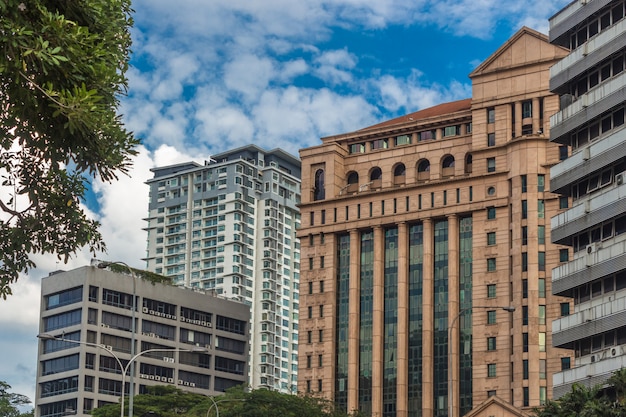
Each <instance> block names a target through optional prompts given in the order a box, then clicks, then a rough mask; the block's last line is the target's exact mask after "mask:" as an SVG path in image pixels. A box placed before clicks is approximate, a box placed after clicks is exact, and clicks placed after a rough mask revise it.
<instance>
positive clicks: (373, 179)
mask: <svg viewBox="0 0 626 417" xmlns="http://www.w3.org/2000/svg"><path fill="white" fill-rule="evenodd" d="M370 183H371V184H370V186H369V187H370V190H379V189H380V188H381V187H382V186H383V171H382V170H381V169H380V168H378V167H375V168H373V169H372V171H371V172H370Z"/></svg>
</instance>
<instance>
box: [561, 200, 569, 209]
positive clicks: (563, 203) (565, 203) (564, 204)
mask: <svg viewBox="0 0 626 417" xmlns="http://www.w3.org/2000/svg"><path fill="white" fill-rule="evenodd" d="M568 206H569V202H568V200H567V197H559V208H560V209H566V208H567V207H568Z"/></svg>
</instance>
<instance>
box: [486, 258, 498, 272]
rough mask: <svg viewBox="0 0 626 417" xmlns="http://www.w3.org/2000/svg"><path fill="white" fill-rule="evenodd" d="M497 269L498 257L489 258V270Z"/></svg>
mask: <svg viewBox="0 0 626 417" xmlns="http://www.w3.org/2000/svg"><path fill="white" fill-rule="evenodd" d="M495 270H496V258H489V259H487V271H489V272H493V271H495Z"/></svg>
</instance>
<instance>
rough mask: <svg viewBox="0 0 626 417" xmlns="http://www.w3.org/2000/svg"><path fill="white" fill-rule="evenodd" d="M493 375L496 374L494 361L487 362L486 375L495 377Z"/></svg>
mask: <svg viewBox="0 0 626 417" xmlns="http://www.w3.org/2000/svg"><path fill="white" fill-rule="evenodd" d="M495 376H496V364H495V363H489V364H487V377H488V378H495Z"/></svg>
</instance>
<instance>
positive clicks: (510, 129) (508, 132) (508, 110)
mask: <svg viewBox="0 0 626 417" xmlns="http://www.w3.org/2000/svg"><path fill="white" fill-rule="evenodd" d="M506 120H507V121H509V123H507V124H506V137H505V138H503V139H504V140H505V141H506V142H509V141H510V140H511V139H513V129H514V128H515V126H513V124H512V123H511V120H513V109H512V108H511V106H506ZM516 132H517V130H516ZM517 134H519V132H517ZM501 140H502V139H500V138H498V137H496V142H498V141H501Z"/></svg>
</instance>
